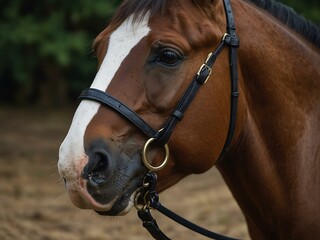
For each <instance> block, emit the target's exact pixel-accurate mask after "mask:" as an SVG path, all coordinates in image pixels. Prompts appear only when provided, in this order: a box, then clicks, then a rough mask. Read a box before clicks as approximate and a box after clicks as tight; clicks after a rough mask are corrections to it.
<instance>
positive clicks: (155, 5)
mask: <svg viewBox="0 0 320 240" xmlns="http://www.w3.org/2000/svg"><path fill="white" fill-rule="evenodd" d="M177 2H178V0H157V1H154V0H124V1H123V2H122V4H121V6H120V7H119V8H118V10H117V11H116V12H115V14H114V16H113V18H112V20H111V23H110V26H109V27H111V28H112V29H115V28H117V27H118V26H119V25H120V24H121V23H122V22H123V21H125V20H126V19H127V18H129V17H130V16H133V20H134V22H137V21H138V22H139V21H141V20H143V18H144V16H145V15H146V14H147V13H149V14H150V18H153V17H154V16H155V15H160V16H162V15H164V13H165V12H166V11H167V10H168V9H169V8H170V7H171V6H172V4H173V3H177ZM186 2H187V1H186V0H183V1H182V4H185V3H186ZM190 2H191V3H192V4H193V5H194V6H196V7H197V8H198V9H199V10H201V11H203V12H204V13H205V14H210V13H209V12H208V10H210V9H209V8H208V7H207V3H208V2H210V1H203V0H190Z"/></svg>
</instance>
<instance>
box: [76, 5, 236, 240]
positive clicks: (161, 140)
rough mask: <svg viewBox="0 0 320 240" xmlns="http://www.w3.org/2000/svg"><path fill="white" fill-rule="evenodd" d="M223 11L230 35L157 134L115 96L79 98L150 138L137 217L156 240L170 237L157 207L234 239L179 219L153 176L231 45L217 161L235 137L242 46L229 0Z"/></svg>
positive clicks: (87, 93)
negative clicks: (152, 154)
mask: <svg viewBox="0 0 320 240" xmlns="http://www.w3.org/2000/svg"><path fill="white" fill-rule="evenodd" d="M223 4H224V9H225V13H226V20H227V32H226V33H225V34H224V35H223V37H222V40H221V42H220V44H219V46H218V47H217V48H216V49H215V50H214V51H213V52H211V53H209V54H208V57H207V59H206V61H205V62H204V63H203V64H202V65H201V67H200V68H199V70H198V72H197V74H196V75H195V77H194V78H193V80H192V82H191V84H190V85H189V87H188V89H187V90H186V92H185V93H184V95H183V97H182V98H181V100H180V101H179V103H178V104H177V107H176V108H175V110H174V111H173V112H172V114H171V116H170V118H169V119H168V121H167V122H166V123H165V124H164V125H163V127H162V128H161V129H160V130H159V131H156V130H154V129H153V128H152V127H150V126H149V125H148V124H147V123H146V122H145V121H144V120H143V119H142V118H141V117H140V116H139V115H138V114H137V113H135V112H134V111H133V110H131V109H130V108H129V107H128V106H126V105H125V104H123V103H122V102H120V101H119V100H117V99H116V98H114V97H112V96H111V95H109V94H108V93H106V92H104V91H101V90H98V89H94V88H88V89H85V90H83V91H82V93H81V95H80V96H79V98H78V99H80V100H84V99H85V100H93V101H97V102H99V103H101V104H103V105H105V106H107V107H110V108H112V109H113V110H115V111H116V112H118V113H119V114H121V115H122V116H123V117H125V118H126V119H127V120H129V121H130V122H131V123H132V124H134V125H135V126H136V127H137V128H139V129H140V130H141V131H142V132H143V133H144V134H145V135H147V136H148V137H149V138H150V139H149V140H148V141H147V142H146V144H145V146H144V148H143V152H142V160H143V163H144V165H145V166H146V167H147V168H148V169H149V170H150V171H151V172H149V173H147V174H146V176H145V177H144V180H143V184H142V187H141V188H140V189H138V191H137V194H136V197H135V206H136V208H137V209H138V216H139V217H140V219H141V220H142V221H143V226H144V227H145V228H146V229H147V230H148V231H149V232H150V234H151V235H152V236H153V237H154V238H155V239H157V240H168V239H169V238H168V237H167V236H166V235H165V234H164V233H163V232H162V231H161V230H160V229H159V227H158V225H157V223H156V221H155V220H154V219H153V217H152V216H151V213H150V209H151V208H154V209H157V210H158V211H160V212H161V213H162V214H164V215H166V216H167V217H169V218H171V219H172V220H174V221H176V222H178V223H180V224H181V225H183V226H185V227H187V228H189V229H191V230H193V231H195V232H198V233H200V234H202V235H204V236H206V237H209V238H212V239H218V240H232V239H233V238H229V237H225V236H222V235H219V234H217V233H214V232H211V231H208V230H206V229H203V228H201V227H199V226H197V225H195V224H193V223H191V222H189V221H188V220H186V219H184V218H182V217H180V216H178V215H177V214H175V213H173V212H172V211H170V210H169V209H167V208H165V207H164V206H163V205H161V204H160V202H159V197H158V194H157V192H156V190H155V187H156V183H157V176H156V174H155V173H154V172H155V171H158V170H160V169H162V168H163V167H164V166H165V165H166V163H167V161H168V159H169V147H168V144H167V142H168V140H169V138H170V136H171V134H172V132H173V129H174V128H175V126H176V125H177V123H178V122H179V121H181V120H182V119H183V115H184V113H185V111H186V110H187V108H188V107H189V105H190V104H191V102H192V100H193V99H194V97H195V96H196V94H197V93H198V91H199V89H200V87H201V86H203V85H204V84H205V83H206V82H207V81H208V79H209V77H210V75H211V72H212V67H213V64H214V63H215V61H216V59H217V57H218V55H219V54H220V53H221V51H222V50H223V49H224V48H225V47H226V46H228V47H229V61H230V77H231V103H230V122H229V129H228V135H227V138H226V141H225V144H224V147H223V149H222V151H221V154H220V156H219V159H218V160H221V159H223V158H224V156H225V154H226V153H227V152H228V150H229V147H230V144H231V142H232V138H233V135H234V131H235V127H236V115H237V107H238V97H239V92H238V66H237V50H236V49H237V48H238V47H239V39H238V37H237V35H236V28H235V23H234V17H233V14H232V8H231V5H230V0H223ZM151 144H156V145H158V146H164V148H165V159H164V161H163V162H162V164H161V165H160V166H152V165H151V164H150V163H149V161H148V159H147V154H146V153H147V151H148V147H149V146H150V145H151Z"/></svg>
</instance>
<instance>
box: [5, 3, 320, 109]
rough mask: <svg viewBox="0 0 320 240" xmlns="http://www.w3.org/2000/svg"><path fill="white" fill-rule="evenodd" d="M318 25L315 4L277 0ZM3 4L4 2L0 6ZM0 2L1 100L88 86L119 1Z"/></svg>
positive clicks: (53, 99)
mask: <svg viewBox="0 0 320 240" xmlns="http://www.w3.org/2000/svg"><path fill="white" fill-rule="evenodd" d="M281 1H282V2H283V3H285V4H287V5H290V6H292V7H293V8H294V9H295V10H296V11H297V12H298V13H301V14H302V15H304V16H305V17H307V18H309V19H312V20H313V21H315V22H317V23H320V6H319V2H320V1H319V0H304V1H301V0H281ZM4 2H5V3H4ZM4 2H2V3H0V58H1V62H0V101H1V102H5V101H6V102H10V103H16V104H22V103H42V104H51V105H52V104H62V103H64V102H65V101H66V100H67V99H68V98H70V96H72V97H75V96H77V94H78V93H79V92H80V90H81V89H82V88H84V87H87V86H89V85H90V83H91V81H92V80H93V77H94V74H95V71H96V60H95V58H94V56H93V54H92V53H91V44H92V41H93V39H94V38H95V36H96V35H97V34H98V33H99V32H100V31H101V30H103V29H104V28H105V26H106V25H107V22H108V19H110V17H111V16H112V13H113V12H114V10H115V9H116V7H117V6H118V5H119V4H120V2H121V0H95V1H91V0H77V1H66V0H39V1H37V2H34V3H31V2H29V1H25V0H10V1H4Z"/></svg>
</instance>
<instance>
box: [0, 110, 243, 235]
mask: <svg viewBox="0 0 320 240" xmlns="http://www.w3.org/2000/svg"><path fill="white" fill-rule="evenodd" d="M72 112H73V110H71V108H69V109H59V110H44V109H37V108H29V109H10V108H6V107H0V133H1V137H0V239H1V240H11V239H12V240H13V239H14V240H25V239H27V240H29V239H30V240H55V239H57V240H58V239H59V240H64V239H65V240H75V239H77V240H79V239H84V240H100V239H101V240H124V239H125V240H141V239H143V240H149V239H150V240H151V239H152V238H151V237H150V236H149V234H148V233H147V232H146V231H145V230H144V229H143V228H142V226H141V223H140V221H139V219H138V217H137V216H136V211H134V210H133V211H131V213H130V214H129V215H127V216H124V217H113V218H110V217H101V216H98V215H97V214H96V213H94V212H93V211H89V210H80V209H77V208H76V207H74V206H73V205H72V204H71V202H70V201H69V199H68V196H67V194H66V192H65V190H64V186H63V183H62V181H61V179H60V177H59V175H58V173H57V168H56V164H57V160H58V148H59V145H60V143H61V141H62V140H63V138H64V136H65V135H66V133H67V130H68V127H69V124H70V122H71V118H72V114H73V113H72ZM160 198H161V202H162V203H163V204H164V205H165V206H166V207H168V208H170V209H172V210H173V211H176V212H177V213H179V214H181V215H183V216H184V217H186V218H188V219H189V220H191V221H194V222H195V223H197V224H199V225H201V226H203V227H207V228H209V229H211V230H213V231H216V232H218V233H221V234H226V235H229V236H233V237H237V238H241V239H249V237H248V233H247V229H246V225H245V221H244V218H243V216H242V214H241V212H240V210H239V208H238V206H237V204H236V202H235V201H234V200H233V198H232V196H231V194H230V192H229V190H228V189H227V187H226V186H225V184H224V182H223V180H222V179H221V177H220V175H219V173H218V172H217V170H216V169H212V170H210V171H209V172H207V173H206V174H202V175H197V176H190V177H187V178H186V179H184V180H183V181H181V182H180V183H178V184H177V185H176V186H174V187H172V188H170V189H169V190H167V191H165V192H164V193H162V194H161V195H160ZM154 216H155V218H156V219H157V221H158V224H159V225H160V227H161V228H162V230H163V231H164V232H165V233H166V234H167V235H168V236H169V237H171V238H172V239H174V240H179V239H181V240H186V239H192V240H196V239H206V238H204V237H201V236H199V235H197V234H194V233H192V232H190V231H189V230H186V229H185V228H183V227H180V226H179V225H177V224H175V223H174V222H172V221H171V220H169V219H167V218H166V217H164V216H161V215H159V214H158V213H157V212H155V213H154Z"/></svg>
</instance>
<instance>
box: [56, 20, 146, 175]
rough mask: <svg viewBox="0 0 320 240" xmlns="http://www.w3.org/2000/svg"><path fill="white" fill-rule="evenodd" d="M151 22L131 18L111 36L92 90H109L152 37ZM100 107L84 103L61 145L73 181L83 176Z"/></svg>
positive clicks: (62, 164) (64, 170)
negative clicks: (126, 62)
mask: <svg viewBox="0 0 320 240" xmlns="http://www.w3.org/2000/svg"><path fill="white" fill-rule="evenodd" d="M148 20H149V17H148V15H146V17H145V18H144V19H143V20H142V21H141V22H137V23H136V24H133V18H132V17H130V18H128V19H127V20H126V21H124V22H123V23H122V24H121V25H120V26H119V27H118V28H117V29H116V30H115V31H114V32H113V33H112V34H111V36H110V40H109V46H108V50H107V53H106V56H105V57H104V60H103V62H102V64H101V67H100V69H99V71H98V73H97V75H96V77H95V79H94V81H93V83H92V85H91V88H97V89H100V90H102V91H105V90H106V89H107V87H108V85H109V84H110V82H111V80H112V79H113V77H114V75H115V73H116V72H117V70H118V69H119V67H120V65H121V63H122V62H123V60H124V59H125V58H126V57H127V56H128V54H129V53H130V51H131V49H132V48H133V47H135V46H136V45H137V44H138V43H139V42H140V40H141V39H142V38H143V37H145V36H147V35H148V33H149V31H150V28H149V27H148ZM99 107H100V104H99V103H97V102H92V101H88V100H83V101H82V102H81V103H80V105H79V107H78V109H77V111H76V112H75V115H74V117H73V120H72V123H71V126H70V129H69V132H68V134H67V136H66V138H65V139H64V141H63V143H62V144H61V146H60V151H59V162H58V168H59V172H60V174H61V175H62V176H63V177H64V178H66V179H67V180H69V181H70V180H71V181H76V179H78V178H79V177H80V176H79V174H80V173H81V171H82V168H83V167H84V165H85V164H86V162H87V156H86V154H85V150H84V134H85V130H86V128H87V126H88V124H89V123H90V121H91V120H92V118H93V117H94V116H95V114H96V113H97V111H98V109H99Z"/></svg>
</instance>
